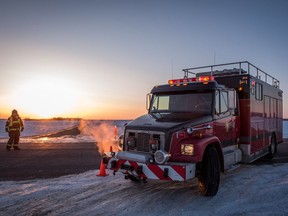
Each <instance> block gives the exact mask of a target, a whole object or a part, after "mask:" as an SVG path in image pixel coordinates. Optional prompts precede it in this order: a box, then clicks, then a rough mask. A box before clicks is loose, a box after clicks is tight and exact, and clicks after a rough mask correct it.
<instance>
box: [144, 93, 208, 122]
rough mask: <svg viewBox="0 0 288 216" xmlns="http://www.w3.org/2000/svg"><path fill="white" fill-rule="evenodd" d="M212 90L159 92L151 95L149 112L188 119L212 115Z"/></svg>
mask: <svg viewBox="0 0 288 216" xmlns="http://www.w3.org/2000/svg"><path fill="white" fill-rule="evenodd" d="M212 99H213V94H212V92H189V93H187V92H185V93H170V92H169V93H161V94H154V95H153V96H152V100H151V105H150V109H149V113H150V114H158V115H160V116H159V118H160V117H161V118H173V119H176V118H181V119H183V118H184V119H186V118H187V119H189V118H193V117H194V116H197V117H200V116H204V115H212V102H213V101H212Z"/></svg>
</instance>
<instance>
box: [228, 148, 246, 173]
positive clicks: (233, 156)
mask: <svg viewBox="0 0 288 216" xmlns="http://www.w3.org/2000/svg"><path fill="white" fill-rule="evenodd" d="M241 160H242V152H241V150H240V149H235V150H234V151H229V152H227V153H225V154H224V169H225V170H231V167H233V166H235V165H237V163H239V162H240V161H241Z"/></svg>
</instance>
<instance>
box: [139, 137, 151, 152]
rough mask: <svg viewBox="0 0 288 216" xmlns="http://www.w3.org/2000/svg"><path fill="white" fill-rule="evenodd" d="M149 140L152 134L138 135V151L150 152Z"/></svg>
mask: <svg viewBox="0 0 288 216" xmlns="http://www.w3.org/2000/svg"><path fill="white" fill-rule="evenodd" d="M149 140H150V134H148V133H138V139H137V151H144V152H149V150H150V149H149Z"/></svg>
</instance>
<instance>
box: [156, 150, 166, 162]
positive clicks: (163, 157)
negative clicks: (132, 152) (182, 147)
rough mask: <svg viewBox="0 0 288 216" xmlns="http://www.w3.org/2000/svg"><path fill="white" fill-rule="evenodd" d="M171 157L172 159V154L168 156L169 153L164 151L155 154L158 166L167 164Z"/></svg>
mask: <svg viewBox="0 0 288 216" xmlns="http://www.w3.org/2000/svg"><path fill="white" fill-rule="evenodd" d="M169 157H170V154H168V153H167V152H165V151H163V150H158V151H156V152H155V154H154V159H155V161H156V163H158V164H164V163H165V162H167V161H168V160H169Z"/></svg>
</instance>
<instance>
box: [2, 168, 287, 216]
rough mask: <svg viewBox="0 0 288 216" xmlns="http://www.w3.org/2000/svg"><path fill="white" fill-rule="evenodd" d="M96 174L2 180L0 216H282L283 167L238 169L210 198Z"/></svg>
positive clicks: (193, 188) (191, 186)
mask: <svg viewBox="0 0 288 216" xmlns="http://www.w3.org/2000/svg"><path fill="white" fill-rule="evenodd" d="M97 173H98V170H92V171H89V172H85V173H83V174H80V175H70V176H63V177H60V178H55V179H47V180H45V179H41V180H29V181H20V182H14V181H6V182H1V185H0V215H1V216H2V215H3V216H4V215H7V216H11V215H105V216H108V215H155V216H156V215H173V216H174V215H288V204H287V202H288V164H274V165H259V166H258V165H241V168H239V169H237V170H234V171H233V172H230V173H226V174H223V175H222V176H221V186H220V189H219V191H218V194H217V195H216V196H214V197H203V196H201V195H200V194H199V192H198V189H197V185H196V180H193V181H190V182H187V183H183V182H182V183H180V182H178V183H175V182H163V181H149V182H148V183H134V182H130V180H129V181H128V180H124V178H123V176H122V175H121V174H120V173H119V174H116V176H113V175H112V173H110V175H109V176H107V177H96V176H95V174H97Z"/></svg>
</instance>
